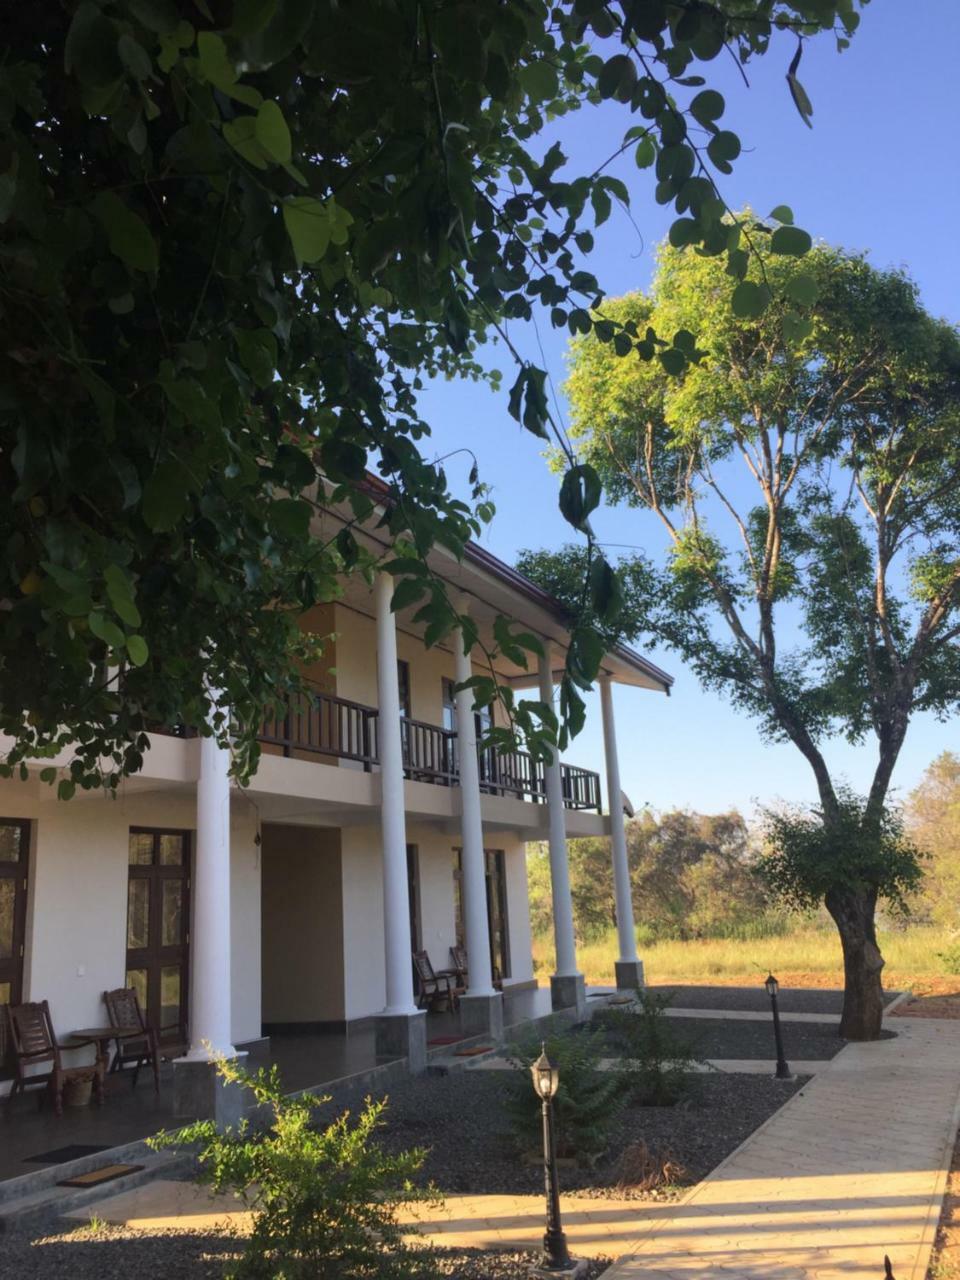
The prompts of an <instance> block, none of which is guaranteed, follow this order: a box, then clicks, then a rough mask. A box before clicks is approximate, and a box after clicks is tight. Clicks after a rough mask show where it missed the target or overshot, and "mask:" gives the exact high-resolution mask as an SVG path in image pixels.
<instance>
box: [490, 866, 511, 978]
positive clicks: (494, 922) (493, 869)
mask: <svg viewBox="0 0 960 1280" xmlns="http://www.w3.org/2000/svg"><path fill="white" fill-rule="evenodd" d="M484 858H485V860H486V864H487V918H488V920H489V922H490V964H491V966H492V968H493V977H494V980H495V981H496V980H497V979H502V978H509V977H510V947H509V941H508V936H509V935H508V930H507V868H506V859H505V857H504V855H503V851H502V850H500V849H486V850H484Z"/></svg>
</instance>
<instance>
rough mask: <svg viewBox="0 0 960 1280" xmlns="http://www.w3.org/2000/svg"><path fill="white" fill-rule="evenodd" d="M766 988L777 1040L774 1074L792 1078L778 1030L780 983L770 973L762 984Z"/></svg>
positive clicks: (780, 1078)
mask: <svg viewBox="0 0 960 1280" xmlns="http://www.w3.org/2000/svg"><path fill="white" fill-rule="evenodd" d="M763 985H764V986H765V987H766V988H767V995H768V996H769V997H770V1007H771V1009H772V1010H773V1037H774V1039H775V1040H776V1042H777V1069H776V1071H775V1072H774V1076H775V1078H776V1079H777V1080H792V1079H793V1073H792V1072H791V1070H790V1067H789V1065H788V1063H787V1060H786V1058H785V1057H784V1056H783V1035H782V1033H781V1031H780V1010H779V1008H778V1007H777V993H778V992H779V990H780V983H779V982H778V981H777V980H776V978H775V977H774V976H773V974H772V973H770V974H768V975H767V980H766V982H765V983H764V984H763Z"/></svg>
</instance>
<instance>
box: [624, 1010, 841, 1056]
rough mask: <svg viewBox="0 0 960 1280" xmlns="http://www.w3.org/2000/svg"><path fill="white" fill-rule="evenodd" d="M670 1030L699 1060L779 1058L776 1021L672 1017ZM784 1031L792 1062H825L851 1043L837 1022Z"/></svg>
mask: <svg viewBox="0 0 960 1280" xmlns="http://www.w3.org/2000/svg"><path fill="white" fill-rule="evenodd" d="M666 1029H667V1030H668V1031H669V1032H670V1034H671V1035H672V1036H673V1037H674V1038H675V1039H676V1040H678V1041H679V1042H680V1043H682V1044H688V1045H690V1047H691V1049H692V1050H693V1052H694V1053H695V1054H696V1056H697V1057H698V1058H769V1060H770V1061H771V1062H772V1061H773V1060H774V1059H775V1058H776V1056H777V1050H776V1043H775V1041H774V1038H773V1023H772V1022H745V1021H743V1022H741V1021H733V1020H726V1021H725V1020H724V1019H723V1018H670V1019H669V1022H668V1023H667V1028H666ZM781 1030H782V1032H783V1049H784V1053H785V1054H786V1057H787V1060H788V1061H789V1060H790V1059H791V1058H796V1059H797V1060H800V1059H805V1060H806V1061H808V1062H817V1061H825V1060H826V1059H828V1058H832V1057H834V1055H835V1054H838V1053H839V1052H840V1050H841V1049H842V1048H843V1046H844V1045H845V1044H846V1043H847V1042H846V1040H841V1039H840V1036H839V1035H838V1034H837V1027H836V1024H835V1023H829V1022H822V1023H821V1022H783V1023H781ZM613 1048H615V1046H614V1044H613V1042H612V1041H611V1050H613Z"/></svg>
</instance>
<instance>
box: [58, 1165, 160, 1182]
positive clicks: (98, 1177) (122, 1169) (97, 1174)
mask: <svg viewBox="0 0 960 1280" xmlns="http://www.w3.org/2000/svg"><path fill="white" fill-rule="evenodd" d="M142 1168H143V1165H142V1164H105V1165H103V1166H101V1168H99V1169H91V1170H90V1172H89V1173H78V1174H77V1176H76V1177H75V1178H64V1180H63V1181H62V1182H58V1183H57V1186H58V1187H99V1186H100V1184H101V1183H103V1182H112V1181H113V1180H114V1178H122V1177H123V1176H124V1174H127V1173H139V1172H140V1170H141V1169H142Z"/></svg>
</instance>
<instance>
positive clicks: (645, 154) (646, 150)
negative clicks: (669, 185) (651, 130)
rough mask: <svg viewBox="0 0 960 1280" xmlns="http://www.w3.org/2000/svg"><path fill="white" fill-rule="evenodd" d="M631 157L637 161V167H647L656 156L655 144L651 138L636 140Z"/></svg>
mask: <svg viewBox="0 0 960 1280" xmlns="http://www.w3.org/2000/svg"><path fill="white" fill-rule="evenodd" d="M633 158H634V160H635V161H636V162H637V168H638V169H649V168H650V166H651V165H652V164H653V162H654V160H656V158H657V146H656V143H655V142H654V140H653V138H644V139H643V140H642V141H641V142H638V143H637V149H636V151H635V152H634V153H633Z"/></svg>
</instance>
